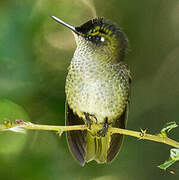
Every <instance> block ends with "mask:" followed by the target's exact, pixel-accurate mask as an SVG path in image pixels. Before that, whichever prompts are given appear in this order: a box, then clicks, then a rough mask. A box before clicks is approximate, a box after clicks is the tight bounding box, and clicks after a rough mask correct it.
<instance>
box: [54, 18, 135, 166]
mask: <svg viewBox="0 0 179 180" xmlns="http://www.w3.org/2000/svg"><path fill="white" fill-rule="evenodd" d="M51 17H52V18H53V19H54V20H56V21H57V22H59V23H60V24H62V25H64V26H66V27H67V28H68V29H70V30H71V31H72V33H73V34H74V37H75V41H76V45H77V47H76V50H75V52H74V55H73V58H72V60H71V63H70V66H69V67H68V74H67V77H66V85H65V93H66V125H83V124H86V125H87V126H88V127H89V128H91V127H92V125H93V124H97V125H102V126H101V127H102V129H101V130H100V131H98V132H96V131H87V130H84V131H81V130H76V131H68V132H67V142H68V146H69V149H70V151H71V153H72V155H73V157H74V158H75V159H76V161H77V162H78V163H79V164H80V165H81V166H84V165H85V163H88V162H90V161H92V160H95V161H96V162H97V163H110V162H111V161H112V160H113V159H114V158H115V157H116V156H117V154H118V152H119V149H120V147H121V145H122V141H123V135H122V134H111V133H109V132H108V128H109V127H116V128H123V129H124V128H125V127H126V121H127V116H128V106H129V94H130V83H131V75H130V70H129V68H128V66H127V65H126V64H125V63H124V58H125V54H126V50H127V47H128V39H127V37H126V35H125V34H124V33H123V32H122V30H121V29H120V28H119V27H118V26H116V25H115V24H113V23H112V22H111V21H109V20H106V19H104V18H102V17H99V18H94V19H91V20H89V21H87V22H85V23H84V24H82V25H80V26H77V27H74V26H71V25H69V24H67V23H65V22H63V21H62V20H60V19H58V18H57V17H55V16H51Z"/></svg>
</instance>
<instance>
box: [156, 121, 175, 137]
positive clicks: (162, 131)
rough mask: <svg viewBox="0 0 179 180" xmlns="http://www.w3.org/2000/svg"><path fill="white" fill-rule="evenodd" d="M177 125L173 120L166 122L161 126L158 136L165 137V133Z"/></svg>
mask: <svg viewBox="0 0 179 180" xmlns="http://www.w3.org/2000/svg"><path fill="white" fill-rule="evenodd" d="M176 127H178V125H177V124H176V122H175V121H172V122H168V123H166V124H165V125H164V127H163V128H162V130H161V131H160V133H159V134H158V136H161V137H166V136H167V133H169V132H170V131H171V130H172V129H174V128H176Z"/></svg>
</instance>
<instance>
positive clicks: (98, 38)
mask: <svg viewBox="0 0 179 180" xmlns="http://www.w3.org/2000/svg"><path fill="white" fill-rule="evenodd" d="M87 39H88V40H89V41H92V42H93V43H95V44H98V43H100V42H104V41H105V38H104V37H101V36H97V35H96V36H88V38H87Z"/></svg>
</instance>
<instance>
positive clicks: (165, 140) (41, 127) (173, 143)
mask: <svg viewBox="0 0 179 180" xmlns="http://www.w3.org/2000/svg"><path fill="white" fill-rule="evenodd" d="M13 128H23V129H25V130H44V131H57V132H58V133H59V134H60V135H61V134H62V133H63V132H65V131H75V130H82V131H83V130H88V131H96V132H97V131H99V130H101V128H102V126H101V125H92V126H91V129H89V128H88V127H87V126H86V125H73V126H51V125H40V124H33V123H29V122H27V123H26V122H23V123H21V124H11V125H10V126H9V125H8V126H7V125H5V124H1V125H0V131H6V130H13ZM108 133H119V134H124V135H128V136H133V137H137V138H139V139H146V140H150V141H155V142H160V143H164V144H168V145H170V146H173V147H176V148H179V142H177V141H174V140H172V139H170V138H168V137H164V136H159V135H151V134H147V133H146V130H141V131H132V130H126V129H120V128H113V127H109V129H108Z"/></svg>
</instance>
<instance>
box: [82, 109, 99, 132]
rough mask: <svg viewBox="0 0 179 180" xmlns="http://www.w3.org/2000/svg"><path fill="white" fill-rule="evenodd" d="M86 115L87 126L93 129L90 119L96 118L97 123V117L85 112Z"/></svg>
mask: <svg viewBox="0 0 179 180" xmlns="http://www.w3.org/2000/svg"><path fill="white" fill-rule="evenodd" d="M84 115H85V118H86V125H87V126H88V127H89V128H91V125H92V123H93V121H92V120H91V118H90V117H92V118H94V119H95V120H96V122H97V118H96V116H95V115H93V114H89V113H86V112H84Z"/></svg>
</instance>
